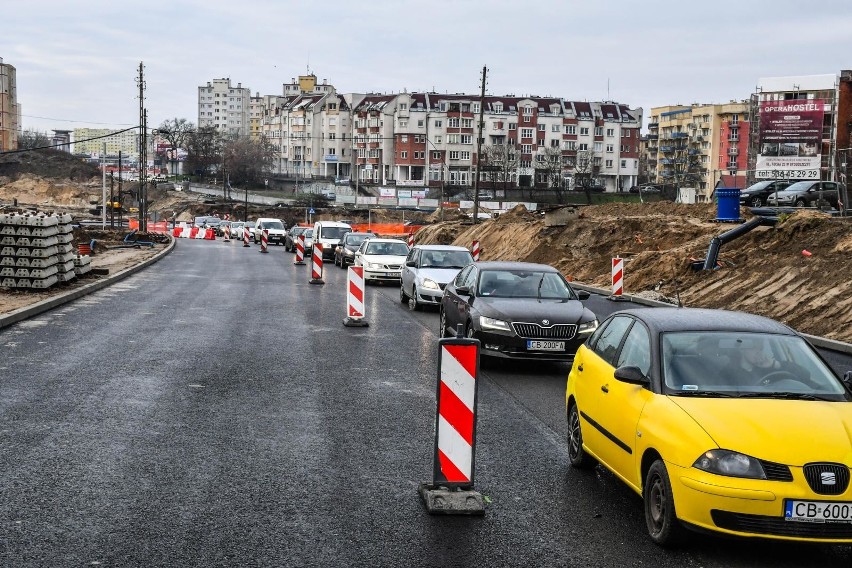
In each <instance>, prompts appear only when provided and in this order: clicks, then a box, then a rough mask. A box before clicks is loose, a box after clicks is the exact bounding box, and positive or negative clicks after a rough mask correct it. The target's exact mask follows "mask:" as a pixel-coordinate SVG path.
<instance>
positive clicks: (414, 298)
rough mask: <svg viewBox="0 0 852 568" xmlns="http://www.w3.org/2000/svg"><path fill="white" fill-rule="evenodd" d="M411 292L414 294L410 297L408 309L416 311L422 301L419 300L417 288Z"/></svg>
mask: <svg viewBox="0 0 852 568" xmlns="http://www.w3.org/2000/svg"><path fill="white" fill-rule="evenodd" d="M411 293H412V294H413V295H412V296H411V297H410V298H409V299H408V309H409V310H411V311H412V312H416V311H417V310H419V309H420V302H418V301H417V288H414V289H413V290H412V291H411Z"/></svg>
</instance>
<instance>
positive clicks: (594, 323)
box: [577, 319, 598, 333]
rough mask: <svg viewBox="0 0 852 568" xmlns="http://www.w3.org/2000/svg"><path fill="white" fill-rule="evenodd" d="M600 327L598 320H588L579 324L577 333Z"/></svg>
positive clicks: (589, 331) (591, 330)
mask: <svg viewBox="0 0 852 568" xmlns="http://www.w3.org/2000/svg"><path fill="white" fill-rule="evenodd" d="M597 328H598V320H596V319H594V320H592V321H587V322H585V323H581V324H580V325H578V326H577V333H592V332H593V331H595V330H596V329H597Z"/></svg>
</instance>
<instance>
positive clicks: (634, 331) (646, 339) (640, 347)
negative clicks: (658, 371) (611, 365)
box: [616, 323, 651, 376]
mask: <svg viewBox="0 0 852 568" xmlns="http://www.w3.org/2000/svg"><path fill="white" fill-rule="evenodd" d="M650 353H651V336H650V335H649V334H648V330H647V329H645V326H643V325H640V324H638V323H634V324H633V327H631V328H630V332H629V333H628V334H627V338H625V340H624V345H622V346H621V353H620V354H619V356H618V364H617V365H616V366H617V367H626V366H630V367H639V370H640V371H642V374H643V375H646V376H647V375H648V372H649V371H650V370H651V358H650V356H649V355H650Z"/></svg>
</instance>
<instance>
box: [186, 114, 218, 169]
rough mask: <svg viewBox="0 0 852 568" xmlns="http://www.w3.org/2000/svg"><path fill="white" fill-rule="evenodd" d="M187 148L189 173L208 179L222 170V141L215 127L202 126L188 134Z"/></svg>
mask: <svg viewBox="0 0 852 568" xmlns="http://www.w3.org/2000/svg"><path fill="white" fill-rule="evenodd" d="M185 147H186V152H187V157H186V164H187V167H188V168H189V171H194V172H199V173H200V174H201V175H202V177H207V176H208V175H209V174H211V173H216V172H218V171H219V169H220V168H221V164H222V140H221V138H220V136H219V133H218V132H217V131H216V128H215V127H213V126H202V127H200V128H197V129H195V130H192V131H189V132H187V135H186V142H185Z"/></svg>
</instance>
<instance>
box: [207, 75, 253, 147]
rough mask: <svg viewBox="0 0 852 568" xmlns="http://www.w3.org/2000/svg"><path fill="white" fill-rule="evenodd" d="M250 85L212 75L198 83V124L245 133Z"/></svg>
mask: <svg viewBox="0 0 852 568" xmlns="http://www.w3.org/2000/svg"><path fill="white" fill-rule="evenodd" d="M251 99H252V96H251V89H249V88H248V87H243V86H242V83H237V86H236V87H234V86H233V85H231V79H230V78H228V77H226V78H224V79H214V80H212V81H208V82H207V85H206V86H201V87H198V126H199V128H204V127H209V126H212V127H213V128H215V129H216V130H217V131H219V132H221V133H223V134H230V135H235V136H248V135H249V134H250V129H251V119H250V116H249V115H250V112H251Z"/></svg>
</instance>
